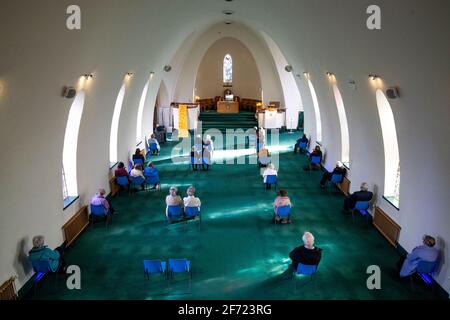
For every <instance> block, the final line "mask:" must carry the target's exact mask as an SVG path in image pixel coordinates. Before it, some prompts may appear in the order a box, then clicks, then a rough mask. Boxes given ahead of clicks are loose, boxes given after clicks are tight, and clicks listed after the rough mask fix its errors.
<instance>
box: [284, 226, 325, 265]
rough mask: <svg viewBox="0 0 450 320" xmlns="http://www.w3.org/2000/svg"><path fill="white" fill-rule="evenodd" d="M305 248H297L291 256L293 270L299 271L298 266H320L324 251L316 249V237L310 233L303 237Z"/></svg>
mask: <svg viewBox="0 0 450 320" xmlns="http://www.w3.org/2000/svg"><path fill="white" fill-rule="evenodd" d="M302 240H303V244H304V245H303V246H301V247H298V248H295V249H294V250H292V252H291V253H290V254H289V257H290V258H291V260H292V265H291V267H292V269H293V270H294V271H297V268H298V265H299V264H300V263H301V264H304V265H310V266H311V265H318V264H319V263H320V260H321V259H322V249H320V248H316V247H314V236H313V235H312V234H311V233H310V232H305V234H304V235H303V238H302Z"/></svg>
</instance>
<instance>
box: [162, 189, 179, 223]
mask: <svg viewBox="0 0 450 320" xmlns="http://www.w3.org/2000/svg"><path fill="white" fill-rule="evenodd" d="M177 192H178V189H177V188H176V187H171V188H170V190H169V195H168V196H167V197H166V205H167V207H166V217H167V220H169V222H171V220H170V218H169V207H170V206H180V207H183V200H182V199H181V197H180V196H179V195H177Z"/></svg>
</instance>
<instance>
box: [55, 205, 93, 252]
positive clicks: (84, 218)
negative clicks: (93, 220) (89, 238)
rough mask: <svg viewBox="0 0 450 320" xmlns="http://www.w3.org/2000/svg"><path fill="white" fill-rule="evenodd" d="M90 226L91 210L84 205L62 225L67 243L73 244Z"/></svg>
mask: <svg viewBox="0 0 450 320" xmlns="http://www.w3.org/2000/svg"><path fill="white" fill-rule="evenodd" d="M88 226H89V212H88V207H87V206H84V207H83V208H81V209H80V211H78V212H77V213H76V214H75V215H74V216H73V217H72V218H71V219H70V220H69V221H67V223H66V224H65V225H64V226H63V227H62V230H63V233H64V239H65V240H66V241H67V245H68V246H69V245H71V244H72V243H73V242H74V241H75V240H76V239H77V238H78V237H79V235H80V234H81V233H82V232H83V231H84V230H85V229H86V228H87V227H88Z"/></svg>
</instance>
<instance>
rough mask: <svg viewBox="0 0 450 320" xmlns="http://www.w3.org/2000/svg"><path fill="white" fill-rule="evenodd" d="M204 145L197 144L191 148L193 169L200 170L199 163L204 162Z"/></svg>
mask: <svg viewBox="0 0 450 320" xmlns="http://www.w3.org/2000/svg"><path fill="white" fill-rule="evenodd" d="M202 157H203V147H202V145H201V144H196V145H194V146H193V147H192V149H191V165H192V170H194V171H198V165H199V164H202V160H203V159H202Z"/></svg>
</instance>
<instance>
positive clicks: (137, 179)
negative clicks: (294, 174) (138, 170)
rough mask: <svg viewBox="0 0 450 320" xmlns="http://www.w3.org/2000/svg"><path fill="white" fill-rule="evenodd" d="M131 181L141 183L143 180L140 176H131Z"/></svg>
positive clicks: (135, 183)
mask: <svg viewBox="0 0 450 320" xmlns="http://www.w3.org/2000/svg"><path fill="white" fill-rule="evenodd" d="M131 181H132V182H133V184H134V185H141V184H143V183H144V182H145V180H144V178H142V177H141V176H139V177H131Z"/></svg>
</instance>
